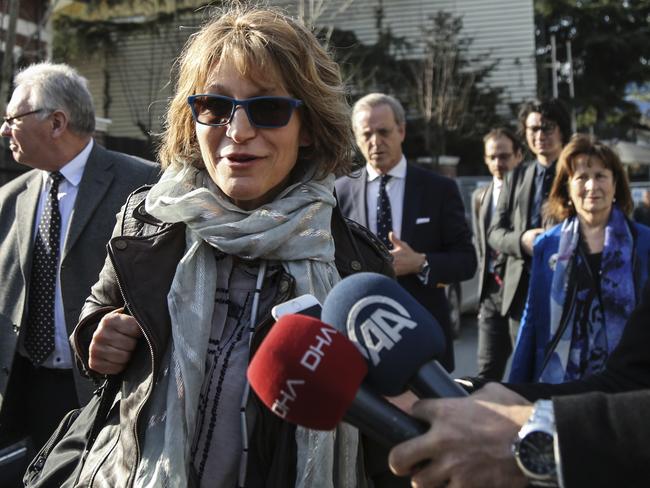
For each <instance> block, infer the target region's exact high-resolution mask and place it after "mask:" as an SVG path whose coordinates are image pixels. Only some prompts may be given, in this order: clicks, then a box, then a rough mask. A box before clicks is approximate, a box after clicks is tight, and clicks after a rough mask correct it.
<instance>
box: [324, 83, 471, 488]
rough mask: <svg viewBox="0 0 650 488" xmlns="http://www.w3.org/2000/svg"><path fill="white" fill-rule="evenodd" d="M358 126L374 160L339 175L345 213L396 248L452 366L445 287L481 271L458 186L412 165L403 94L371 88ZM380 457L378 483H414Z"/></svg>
mask: <svg viewBox="0 0 650 488" xmlns="http://www.w3.org/2000/svg"><path fill="white" fill-rule="evenodd" d="M352 128H353V130H354V134H355V138H356V142H357V145H358V146H359V149H360V150H361V153H362V154H363V156H364V158H365V160H366V165H365V167H364V168H363V169H362V170H361V174H360V177H344V178H340V179H339V180H337V182H336V192H337V197H338V200H339V205H340V207H341V211H342V212H343V215H345V216H346V217H348V218H351V219H352V220H355V221H357V222H359V223H360V224H362V225H364V226H366V227H368V228H369V229H370V230H371V231H372V232H373V233H374V234H376V235H377V237H378V238H379V239H380V240H381V241H382V242H383V243H384V244H385V245H386V247H387V248H389V249H390V253H391V254H392V256H393V268H394V270H395V274H396V275H397V279H398V281H399V283H400V284H401V285H402V286H403V287H404V288H406V289H407V290H408V291H409V292H410V293H411V294H412V295H413V296H414V297H415V298H416V299H417V300H418V301H419V302H420V303H421V304H422V305H423V306H424V307H426V308H427V309H428V310H429V312H431V314H432V315H433V316H434V317H435V318H436V320H437V321H438V322H439V323H440V325H441V326H442V329H443V331H444V333H445V337H446V342H447V344H446V346H447V347H446V351H445V356H444V357H442V358H438V360H439V361H440V362H441V364H442V365H443V366H444V367H445V368H447V370H448V371H452V370H453V369H454V354H453V351H454V350H453V335H452V331H451V324H450V317H449V305H448V303H447V298H446V295H445V289H444V284H445V283H455V282H459V281H463V280H466V279H469V278H471V277H472V275H473V274H474V271H475V270H476V252H475V251H474V246H473V244H472V236H471V232H470V230H469V227H468V225H467V222H466V221H465V209H464V206H463V201H462V199H461V197H460V192H459V190H458V186H457V185H456V183H455V182H454V181H453V180H451V179H449V178H446V177H443V176H440V175H436V174H435V173H433V172H431V171H428V170H426V169H423V168H419V167H417V166H414V165H411V164H407V162H406V158H405V157H404V154H403V153H402V143H403V142H404V137H405V135H406V117H405V113H404V108H403V107H402V105H401V104H400V102H399V101H398V100H397V99H396V98H394V97H392V96H390V95H386V94H383V93H371V94H369V95H366V96H364V97H363V98H361V99H359V100H358V101H357V102H356V103H355V105H354V107H353V109H352ZM384 454H387V453H384ZM378 457H379V456H378ZM369 462H370V464H371V465H372V464H374V463H373V461H372V460H370V461H369ZM375 462H376V464H377V466H380V467H381V469H383V470H385V471H386V475H385V477H382V475H381V474H379V475H377V476H375V477H373V482H374V483H375V486H378V487H389V486H390V487H392V486H408V481H407V480H403V479H402V480H397V479H396V478H392V479H391V478H390V476H391V475H390V473H389V472H388V468H387V463H386V457H385V455H384V456H383V458H380V459H378V460H375Z"/></svg>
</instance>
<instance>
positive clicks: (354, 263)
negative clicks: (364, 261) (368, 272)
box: [350, 260, 361, 271]
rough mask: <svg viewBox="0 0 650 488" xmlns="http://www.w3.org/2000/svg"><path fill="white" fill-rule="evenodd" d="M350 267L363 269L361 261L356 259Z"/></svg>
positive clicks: (356, 269) (358, 269) (355, 269)
mask: <svg viewBox="0 0 650 488" xmlns="http://www.w3.org/2000/svg"><path fill="white" fill-rule="evenodd" d="M350 267H351V268H352V269H353V270H354V271H361V263H360V262H359V261H356V260H355V261H352V262H351V263H350Z"/></svg>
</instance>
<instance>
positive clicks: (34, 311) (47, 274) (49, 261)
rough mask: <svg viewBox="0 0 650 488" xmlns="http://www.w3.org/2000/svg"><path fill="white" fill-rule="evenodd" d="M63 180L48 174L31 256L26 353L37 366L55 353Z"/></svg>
mask: <svg viewBox="0 0 650 488" xmlns="http://www.w3.org/2000/svg"><path fill="white" fill-rule="evenodd" d="M62 179H63V175H62V174H61V173H59V172H56V173H50V182H51V186H50V191H49V193H48V196H47V201H46V202H45V208H44V209H43V214H42V215H41V221H40V223H39V224H38V231H37V233H36V241H35V243H34V251H33V257H32V259H33V262H32V274H31V280H30V285H29V300H28V306H29V309H28V314H29V317H28V320H27V332H26V337H25V350H26V351H27V354H29V357H30V359H31V360H32V362H33V363H34V364H36V365H39V364H41V363H42V362H43V361H45V359H47V357H48V356H49V355H50V354H52V351H54V290H55V286H56V270H57V266H58V263H59V239H60V237H61V214H60V213H59V199H58V193H59V183H60V182H61V180H62Z"/></svg>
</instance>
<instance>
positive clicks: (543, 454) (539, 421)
mask: <svg viewBox="0 0 650 488" xmlns="http://www.w3.org/2000/svg"><path fill="white" fill-rule="evenodd" d="M554 437H555V415H554V413H553V402H552V401H551V400H539V401H537V402H535V405H534V408H533V413H532V415H531V416H530V418H529V419H528V421H527V422H526V423H525V424H524V426H523V427H522V428H521V430H520V431H519V434H518V435H517V439H516V440H515V442H514V444H513V446H512V450H513V453H514V455H515V460H516V461H517V465H518V466H519V469H521V471H522V472H523V473H524V475H525V476H526V478H528V482H529V483H530V485H531V486H548V487H557V486H558V477H557V467H556V463H555V445H554Z"/></svg>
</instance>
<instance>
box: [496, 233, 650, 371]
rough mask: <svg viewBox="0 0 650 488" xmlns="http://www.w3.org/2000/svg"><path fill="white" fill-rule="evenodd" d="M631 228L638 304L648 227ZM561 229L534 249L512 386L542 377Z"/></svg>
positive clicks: (649, 254) (648, 260)
mask: <svg viewBox="0 0 650 488" xmlns="http://www.w3.org/2000/svg"><path fill="white" fill-rule="evenodd" d="M628 223H629V224H630V226H631V230H632V235H633V238H634V255H633V256H632V259H633V263H634V266H633V273H634V284H635V290H636V303H637V304H638V303H639V301H640V299H641V296H642V291H643V287H644V285H645V283H646V281H647V280H648V272H649V266H650V227H646V226H645V225H641V224H638V223H635V222H630V221H628ZM561 227H562V225H561V224H558V225H556V226H555V227H552V228H551V229H549V230H547V231H546V232H544V233H543V234H541V235H540V236H539V237H538V238H537V239H536V241H535V246H534V248H533V262H532V271H531V275H530V286H529V288H528V299H527V300H526V308H525V310H524V315H523V317H522V319H521V326H520V328H519V334H518V336H517V344H516V346H515V352H514V354H513V357H512V366H511V368H510V377H509V379H508V381H509V382H511V383H530V382H536V381H537V380H538V378H539V375H540V374H541V370H542V365H543V362H544V358H545V357H546V353H547V351H546V348H547V345H548V343H549V342H550V341H551V339H552V338H551V337H550V322H551V319H550V305H549V304H550V293H551V282H552V279H553V270H552V269H551V267H550V265H549V259H550V258H551V256H552V255H553V254H555V253H556V252H557V251H558V247H559V244H560V229H561Z"/></svg>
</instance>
